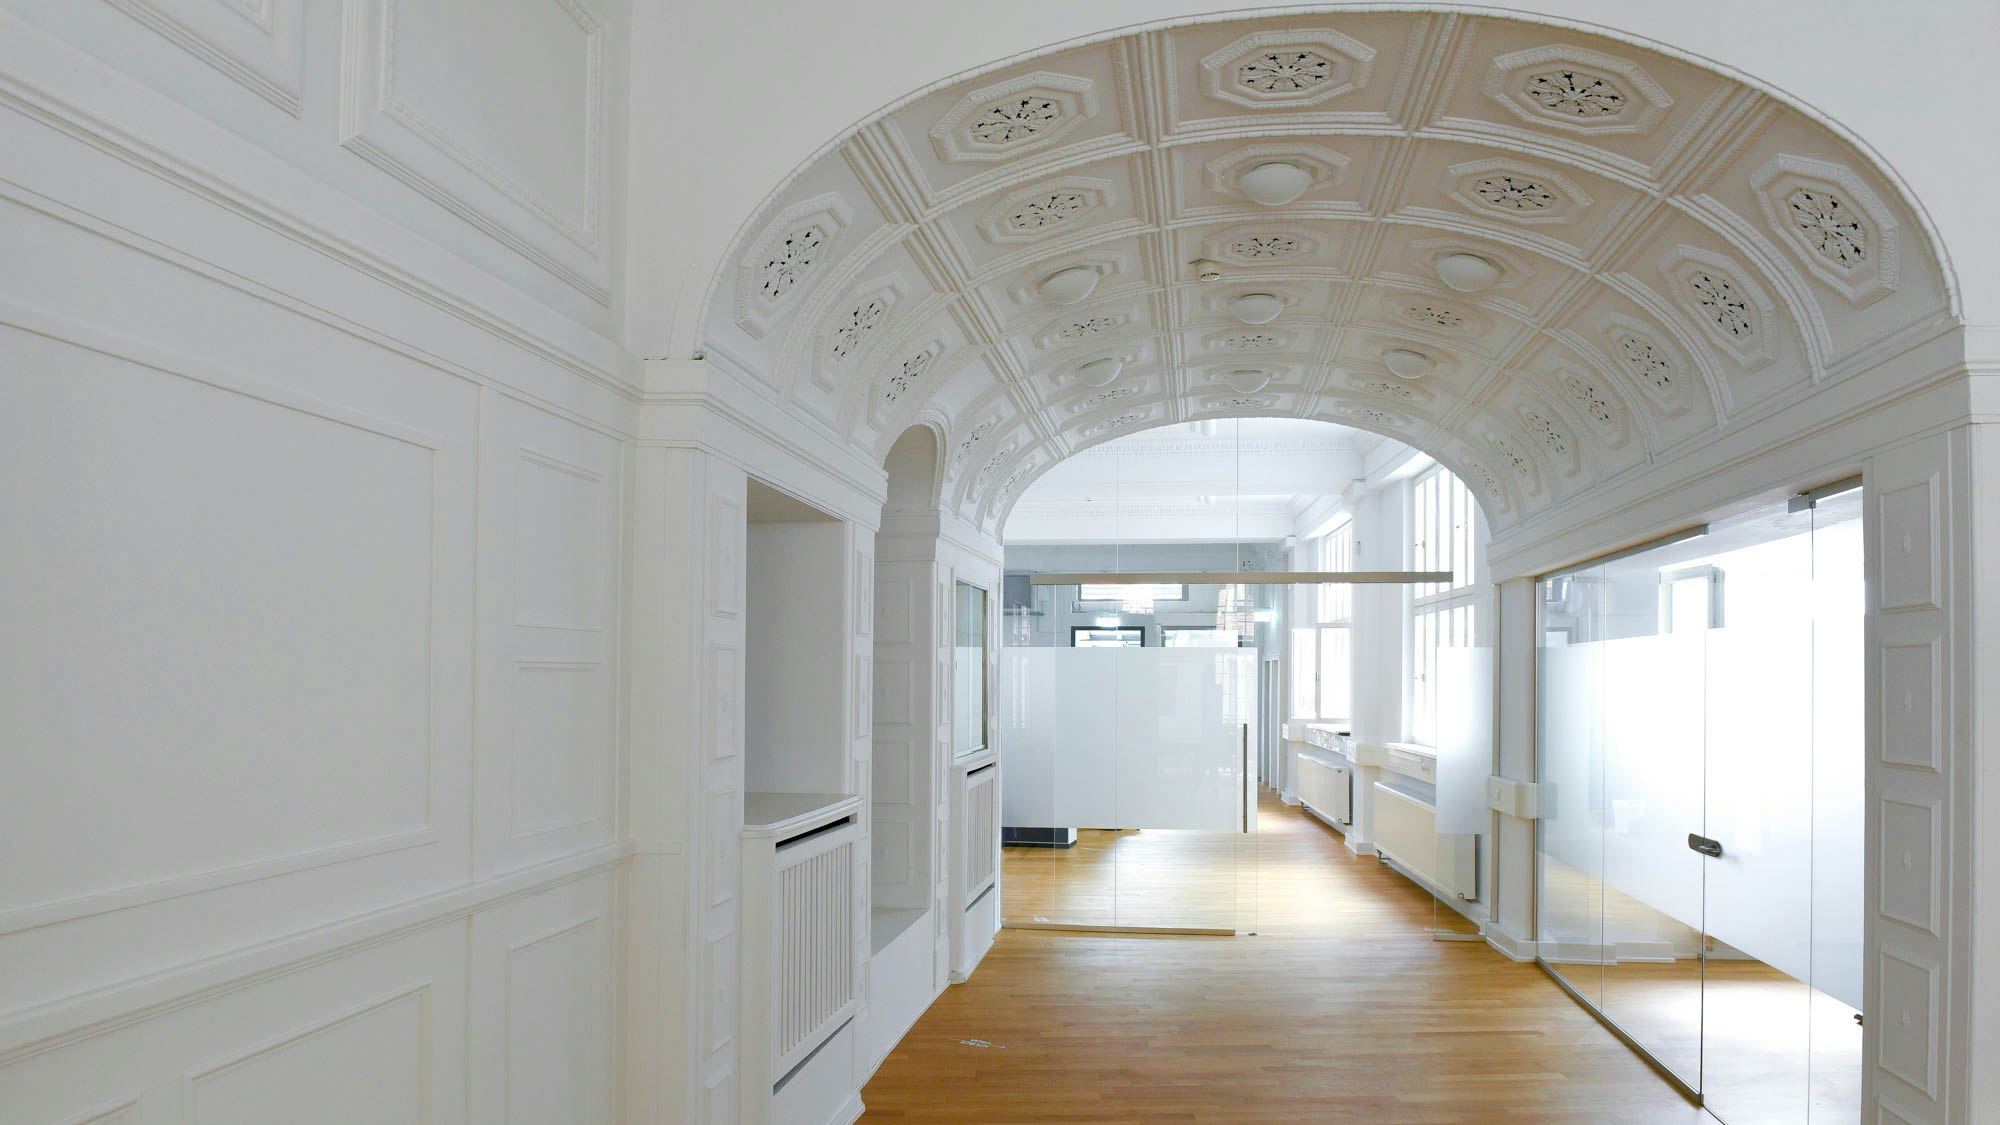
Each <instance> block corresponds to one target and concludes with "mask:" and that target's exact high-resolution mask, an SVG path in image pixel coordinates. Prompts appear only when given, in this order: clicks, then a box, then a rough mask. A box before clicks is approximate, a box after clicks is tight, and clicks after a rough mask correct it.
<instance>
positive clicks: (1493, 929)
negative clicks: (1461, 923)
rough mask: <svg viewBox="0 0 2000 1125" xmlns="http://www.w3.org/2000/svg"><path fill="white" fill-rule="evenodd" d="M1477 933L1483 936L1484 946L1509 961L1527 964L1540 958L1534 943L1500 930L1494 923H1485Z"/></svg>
mask: <svg viewBox="0 0 2000 1125" xmlns="http://www.w3.org/2000/svg"><path fill="white" fill-rule="evenodd" d="M1479 932H1480V933H1481V934H1483V935H1485V937H1486V944H1488V945H1490V946H1492V947H1493V948H1494V949H1496V950H1498V951H1499V952H1500V955H1501V956H1502V957H1505V958H1506V959H1507V960H1509V961H1519V962H1522V963H1527V962H1532V961H1534V960H1535V959H1536V958H1537V957H1538V956H1540V953H1539V949H1538V946H1537V943H1536V942H1534V941H1532V940H1530V939H1528V938H1523V937H1516V936H1514V935H1513V934H1510V933H1508V932H1507V931H1506V930H1503V929H1501V928H1500V927H1499V926H1498V925H1497V924H1495V923H1492V922H1488V923H1486V924H1485V925H1483V926H1481V927H1479Z"/></svg>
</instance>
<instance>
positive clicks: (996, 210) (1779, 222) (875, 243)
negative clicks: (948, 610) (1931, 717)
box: [704, 12, 1948, 538]
mask: <svg viewBox="0 0 2000 1125" xmlns="http://www.w3.org/2000/svg"><path fill="white" fill-rule="evenodd" d="M1269 160H1285V161H1290V162H1292V163H1295V164H1298V165H1300V166H1302V167H1305V168H1307V169H1309V170H1310V171H1312V172H1313V174H1314V177H1315V180H1314V184H1313V186H1312V187H1310V188H1309V189H1308V190H1307V191H1306V192H1305V193H1304V194H1303V195H1302V196H1301V197H1300V198H1299V199H1298V200H1296V201H1295V202H1292V203H1290V204H1287V205H1284V206H1281V207H1262V206H1259V205H1257V204H1255V203H1253V202H1252V201H1251V200H1249V199H1248V198H1247V197H1246V196H1245V195H1244V194H1243V193H1242V191H1241V190H1240V188H1239V187H1238V184H1237V177H1238V176H1240V175H1241V173H1242V172H1243V171H1245V170H1247V169H1248V168H1250V167H1252V166H1254V165H1255V164H1257V163H1259V162H1263V161H1269ZM1921 230H1922V227H1921V223H1920V222H1919V221H1918V219H1917V217H1916V215H1915V214H1914V213H1913V212H1912V210H1911V209H1910V208H1909V207H1908V206H1907V205H1906V204H1905V202H1904V201H1903V200H1902V199H1900V198H1899V197H1898V195H1897V193H1896V192H1895V191H1893V190H1892V189H1891V188H1890V186H1889V185H1888V184H1887V183H1886V181H1884V180H1883V179H1882V178H1881V177H1880V176H1879V175H1878V174H1876V172H1875V170H1874V169H1873V167H1872V165H1871V164H1870V163H1869V161H1868V160H1867V159H1866V158H1865V156H1863V155H1862V154H1859V153H1857V152H1855V151H1853V150H1852V149H1851V148H1850V147H1849V146H1847V145H1846V144H1844V142H1842V141H1841V140H1839V139H1838V138H1837V137H1836V136H1834V135H1833V134H1832V133H1831V132H1830V131H1829V130H1828V129H1826V128H1825V127H1823V126H1821V125H1819V124H1818V123H1816V122H1815V121H1813V120H1812V119H1811V118H1809V117H1808V116H1806V115H1805V114H1804V113H1803V112H1801V111H1798V110H1796V109H1793V108H1790V107H1788V106H1786V105H1783V104H1781V103H1779V102H1777V101H1775V100H1774V99H1772V98H1771V97H1769V96H1767V95H1765V94H1763V93H1761V92H1758V91H1756V90H1753V89H1750V88H1748V87H1746V86H1744V85H1742V84H1740V83H1738V82H1735V81H1733V80H1731V79H1729V78H1726V77H1724V76H1721V75H1718V74H1716V73H1714V72H1711V71H1708V70H1706V69H1704V68H1702V67H1700V66H1697V65H1694V64H1692V63H1689V62H1687V61H1685V60H1683V59H1679V58H1675V57H1670V56H1667V55H1664V54H1659V53H1656V52H1651V51H1647V50H1644V49H1640V48H1637V47H1633V46H1631V45H1628V44H1624V43H1620V42H1617V41H1613V40H1609V39H1604V38H1600V37H1595V36H1590V35H1585V34H1581V33H1576V32H1572V31H1568V30H1557V29H1552V28H1550V27H1548V26H1545V25H1537V24H1530V23H1525V22H1517V21H1510V20H1504V19H1494V18H1487V17H1483V16H1482V17H1478V18H1472V17H1468V16H1463V15H1455V16H1454V15H1442V14H1438V13H1420V12H1372V13H1359V12H1357V13H1353V14H1346V13H1343V14H1341V15H1339V16H1338V17H1332V16H1323V15H1321V16H1273V17H1269V18H1266V19H1262V20H1254V21H1240V22H1230V23H1209V24H1200V25H1194V26H1184V27H1177V28H1172V29H1163V30H1158V31H1152V32H1146V33H1142V34H1137V35H1130V36H1126V37H1122V38H1114V39H1108V40H1104V41H1100V42H1096V43H1092V44H1089V45H1087V46H1079V47H1072V48H1069V49H1065V50H1061V51H1057V52H1053V53H1049V54H1046V55H1043V56H1040V57H1036V58H1033V59H1029V60H1025V61H1021V62H1018V63H1015V64H1011V65H1009V66H1007V67H1005V68H1003V69H997V70H993V71H990V72H988V73H985V74H982V75H979V76H977V77H975V78H971V79H967V80H964V81H962V82H959V83H956V84H952V85H947V86H943V87H940V88H937V89H933V90H931V91H930V92H927V93H924V94H923V95H921V96H919V97H915V98H913V99H911V100H909V101H907V102H906V103H904V104H902V105H901V106H899V107H897V108H895V109H894V110H892V111H890V112H889V113H888V114H886V115H885V116H883V117H881V118H880V119H878V120H875V121H872V122H869V123H867V124H865V125H864V126H862V127H861V128H860V129H859V130H858V131H857V132H856V133H855V134H854V135H852V136H851V137H849V138H848V139H847V140H846V141H844V142H843V143H841V144H839V145H837V146H835V147H834V148H832V149H830V150H829V151H828V152H827V154H826V155H825V156H823V157H822V158H821V159H819V160H817V161H816V162H814V163H813V164H811V165H809V166H807V167H806V168H805V169H803V170H802V171H801V172H800V174H799V175H798V176H797V177H796V178H794V179H793V180H792V181H791V182H790V183H789V185H788V186H787V187H786V188H785V189H784V190H783V191H782V192H781V193H780V194H779V195H778V196H777V197H775V198H774V199H772V200H771V201H769V202H768V203H767V205H766V206H765V208H764V209H763V210H762V211H761V212H760V216H759V218H758V219H757V220H756V221H754V222H753V223H752V224H751V226H750V227H749V228H748V229H747V230H746V232H745V235H744V237H743V239H742V240H741V242H740V243H739V245H738V247H737V250H736V252H735V261H736V262H737V264H736V265H735V266H734V267H732V268H729V269H727V270H725V271H724V275H723V276H722V277H721V278H720V279H719V282H718V286H717V290H716V293H715V296H714V299H713V301H712V303H711V306H710V311H709V314H708V319H707V324H706V329H705V336H704V339H705V342H706V345H707V349H708V354H709V356H710V358H711V359H713V360H715V361H717V362H720V363H723V364H725V365H727V366H730V367H733V368H736V369H738V370H740V371H741V372H742V373H744V374H747V375H749V376H751V377H753V378H756V379H759V380H762V381H763V382H764V383H766V384H767V385H768V386H769V387H770V389H771V391H772V393H774V394H776V395H779V396H782V397H783V398H784V399H785V400H786V401H787V402H788V403H790V404H791V405H792V406H793V407H794V408H796V409H797V410H799V411H800V412H801V413H803V414H804V415H806V416H808V417H810V418H813V419H816V420H817V421H818V422H819V423H820V424H821V425H823V426H825V427H826V428H828V429H829V430H831V431H833V432H834V433H836V434H838V435H840V436H842V437H844V438H846V439H848V440H852V441H856V442H859V443H861V444H863V445H866V446H868V447H869V448H871V449H873V450H874V451H875V452H876V453H877V454H878V455H879V454H881V453H882V452H884V451H886V449H887V447H888V446H889V444H890V443H891V442H893V441H894V439H895V438H896V436H897V435H898V434H900V433H901V432H902V431H903V430H904V429H905V428H906V427H907V426H908V425H910V424H912V423H915V422H924V423H927V424H930V425H932V426H934V427H936V428H937V429H938V430H939V431H940V432H941V433H942V435H943V444H944V455H943V456H944V467H945V475H946V479H945V481H944V484H943V491H944V496H943V500H944V502H945V503H946V504H947V506H949V507H951V508H953V509H955V510H957V511H959V512H960V513H962V514H964V515H965V516H966V517H968V518H971V519H975V520H978V521H979V522H981V523H982V524H983V525H984V526H986V527H988V528H992V529H997V528H998V527H999V526H1000V524H1001V522H1002V521H1003V520H1004V519H1005V516H1006V513H1007V512H1008V510H1009V509H1010V508H1012V507H1013V506H1014V505H1015V504H1016V503H1017V502H1019V501H1020V500H1021V497H1022V496H1023V490H1024V489H1025V488H1026V487H1027V486H1028V484H1029V483H1030V482H1031V481H1032V480H1033V479H1034V478H1035V477H1036V476H1038V475H1039V474H1041V473H1043V472H1045V471H1047V470H1048V468H1049V467H1050V466H1052V465H1055V464H1057V463H1058V462H1060V461H1061V460H1062V459H1063V458H1065V457H1068V456H1070V455H1071V454H1073V453H1075V452H1078V451H1080V450H1083V449H1087V448H1090V447H1091V446H1093V445H1095V444H1098V443H1101V442H1104V441H1107V440H1110V439H1112V438H1116V437H1118V436H1120V435H1122V434H1126V433H1130V432H1133V431H1136V430H1141V429H1146V428H1149V427H1154V426H1158V425H1161V424H1166V423H1174V422H1180V421H1184V420H1187V419H1189V418H1199V417H1217V416H1231V415H1280V416H1292V417H1298V418H1321V419H1327V420H1334V421H1340V422H1344V423H1347V424H1350V425H1353V426H1357V427H1362V428H1365V429H1368V430H1372V431H1375V432H1378V433H1382V434H1386V435H1390V436H1393V437H1395V438H1396V439H1397V440H1400V441H1404V442H1406V443H1408V444H1410V445H1413V446H1416V447H1418V448H1421V449H1424V450H1426V451H1427V452H1430V453H1432V454H1433V455H1435V456H1436V457H1438V459H1439V460H1441V461H1443V462H1444V463H1446V464H1447V465H1450V466H1451V467H1452V468H1453V469H1454V470H1455V471H1457V472H1459V474H1460V475H1461V476H1464V477H1465V478H1466V479H1467V480H1468V481H1469V482H1470V483H1471V484H1472V485H1473V487H1474V488H1475V489H1476V490H1477V491H1478V492H1479V493H1480V494H1481V495H1482V498H1483V499H1484V500H1485V501H1486V503H1487V504H1488V507H1489V514H1490V515H1491V516H1492V517H1493V521H1494V523H1495V525H1496V526H1500V527H1504V526H1505V525H1507V524H1508V523H1510V522H1512V521H1514V520H1516V519H1519V518H1521V517H1522V516H1524V515H1526V514H1530V513H1533V512H1535V511H1539V510H1544V509H1547V508H1550V507H1552V506H1555V505H1559V504H1564V503H1567V502H1569V501H1572V500H1574V499H1576V498H1578V497H1581V496H1583V495H1585V494H1587V493H1589V492H1591V491H1592V490H1594V489H1600V488H1604V487H1606V486H1608V485H1610V484H1612V483H1614V482H1619V481H1622V480H1624V479H1626V478H1628V477H1630V476H1631V475H1633V474H1636V473H1640V472H1644V471H1645V470H1646V469H1647V468H1648V467H1649V466H1650V465H1653V464H1655V463H1657V462H1659V461H1661V460H1662V459H1666V458H1672V457H1679V456H1682V455H1685V454H1687V453H1688V452H1689V451H1690V450H1694V449H1699V448H1701V447H1703V446H1705V445H1707V444H1709V443H1711V442H1713V441H1715V440H1716V439H1717V438H1718V437H1719V436H1720V435H1722V434H1724V433H1725V432H1727V431H1729V430H1731V429H1732V428H1736V427H1740V426H1743V425H1745V424H1747V423H1748V422H1750V421H1752V420H1755V419H1757V418H1760V417H1763V416H1766V415H1769V414H1772V413H1774V412H1777V411H1781V410H1784V409H1786V408H1788V407H1790V406H1792V405H1794V404H1796V403H1798V402H1799V401H1800V400H1802V399H1803V398H1805V397H1806V396H1807V395H1809V394H1810V393H1812V392H1813V391H1814V390H1815V389H1816V388H1817V387H1818V386H1819V385H1821V384H1822V383H1824V382H1827V381H1829V380H1834V379H1838V378H1841V377H1842V376H1844V375H1846V374H1851V373H1852V372H1854V371H1856V370H1858V369H1861V368H1863V367H1866V366H1867V365H1868V364H1869V363H1870V362H1871V361H1872V360H1873V359H1875V358H1877V357H1879V356H1881V355H1883V354H1885V353H1886V352H1887V351H1889V350H1891V349H1893V348H1894V347H1895V346H1896V345H1897V343H1898V342H1899V341H1906V340H1908V339H1909V338H1910V337H1911V336H1913V335H1914V334H1917V333H1920V332H1925V331H1929V330H1931V328H1933V327H1934V326H1935V325H1936V324H1937V323H1938V322H1939V320H1940V318H1941V317H1942V316H1943V315H1944V311H1945V310H1946V308H1947V307H1948V306H1947V293H1946V290H1945V286H1944V282H1943V280H1942V277H1941V274H1940V271H1939V269H1938V265H1937V263H1936V262H1935V261H1934V260H1933V259H1932V257H1931V253H1930V248H1929V243H1928V240H1927V239H1926V238H1924V237H1922V236H1921ZM1454 251H1468V252H1473V253H1477V254H1480V255H1483V256H1485V257H1487V258H1489V259H1490V260H1492V261H1494V262H1496V263H1498V264H1499V265H1500V266H1501V268H1502V271H1503V277H1502V279H1501V281H1500V283H1499V284H1498V285H1496V286H1495V287H1493V288H1492V289H1490V290H1488V291H1486V292H1483V293H1479V294H1476V295H1466V294H1459V293H1455V292H1453V291H1451V290H1449V289H1447V288H1445V287H1443V286H1442V285H1440V284H1439V282H1438V280H1437V278H1436V274H1435V272H1434V269H1433V266H1432V262H1433V261H1434V260H1435V259H1436V258H1437V257H1438V256H1439V255H1441V254H1444V253H1447V252H1454ZM1200 258H1206V259H1213V260H1214V261H1216V262H1219V263H1221V264H1222V267H1223V272H1224V276H1223V277H1222V278H1221V279H1220V280H1216V281H1213V282H1206V283H1205V282H1202V281H1200V280H1198V279H1197V278H1196V277H1195V271H1194V270H1192V269H1191V268H1190V266H1189V263H1190V262H1192V261H1193V260H1195V259H1200ZM1072 266H1084V267H1088V268H1090V269H1093V270H1096V271H1097V272H1098V273H1099V274H1100V275H1101V281H1100V283H1099V285H1098V287H1097V290H1096V292H1095V293H1094V294H1093V295H1092V296H1091V298H1090V299H1089V300H1087V301H1086V302H1084V303H1083V304H1080V305H1077V306H1073V307H1061V306H1057V305H1054V304H1051V303H1050V302H1048V301H1047V300H1045V299H1044V298H1042V297H1041V296H1040V295H1039V294H1038V293H1037V292H1036V290H1035V285H1036V283H1037V282H1038V281H1040V280H1041V279H1042V278H1044V277H1046V276H1047V275H1049V274H1050V273H1052V272H1054V271H1056V270H1058V269H1063V268H1067V267H1072ZM1246 292H1268V293H1274V294H1276V295H1278V296H1279V297H1280V298H1281V299H1282V300H1283V301H1284V302H1285V309H1284V312H1283V313H1282V314H1281V315H1280V316H1279V317H1278V318H1277V319H1276V320H1275V321H1274V322H1272V323H1270V324H1268V325H1264V326H1260V327H1246V326H1244V325H1242V324H1240V323H1238V322H1237V321H1236V320H1234V319H1233V318H1232V317H1231V316H1230V315H1229V313H1228V311H1227V308H1226V305H1227V302H1228V300H1229V299H1230V298H1233V297H1235V296H1237V295H1240V294H1243V293H1246ZM1398 347H1401V348H1409V349H1413V350H1418V351H1421V352H1423V353H1425V354H1426V355H1428V356H1430V357H1431V358H1432V359H1433V360H1434V361H1435V363H1436V367H1435V369H1434V370H1433V371H1432V372H1431V373H1429V374H1427V375H1425V376H1423V377H1422V378H1420V379H1416V380H1403V379H1398V378H1395V377H1393V376H1391V375H1389V374H1388V373H1387V371H1386V370H1385V368H1384V366H1383V361H1382V354H1383V353H1384V352H1385V351H1387V350H1389V349H1391V348H1398ZM1099 358H1118V359H1121V360H1122V361H1123V362H1124V364H1125V370H1124V372H1123V374H1122V376H1121V377H1120V378H1119V379H1118V380H1117V381H1116V382H1115V383H1113V384H1111V385H1110V386H1108V387H1104V388H1101V389H1099V388H1090V387H1085V386H1082V385H1081V384H1080V383H1079V382H1078V381H1077V379H1076V369H1077V367H1078V366H1079V365H1081V364H1082V363H1084V362H1087V361H1089V360H1092V359H1099ZM1243 366H1255V367H1258V368H1261V369H1263V370H1265V371H1267V372H1269V373H1270V374H1271V375H1272V376H1273V382H1272V384H1271V385H1270V386H1269V387H1268V388H1266V389H1265V390H1264V391H1262V392H1259V393H1257V394H1253V395H1245V394H1239V393H1236V392H1233V391H1231V390H1229V389H1227V388H1226V387H1225V386H1224V385H1223V384H1222V383H1220V382H1219V379H1220V377H1221V376H1222V375H1224V374H1226V373H1228V372H1229V371H1231V370H1233V369H1236V368H1240V367H1243ZM1011 537H1012V532H1011V530H1010V538H1011Z"/></svg>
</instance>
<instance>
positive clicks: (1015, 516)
mask: <svg viewBox="0 0 2000 1125" xmlns="http://www.w3.org/2000/svg"><path fill="white" fill-rule="evenodd" d="M1386 440H1387V439H1385V438H1382V437H1380V436H1379V435H1376V434H1372V433H1368V432H1365V431H1362V430H1356V429H1354V428H1352V427H1349V426H1341V425H1335V424H1333V423H1330V422H1316V421H1309V420H1306V419H1299V418H1217V419H1207V420H1203V421H1199V422H1188V423H1178V424H1175V425H1171V426H1163V427H1160V428H1157V429H1152V430H1147V431H1146V432H1144V433H1138V434H1128V435H1126V436H1124V437H1120V438H1114V439H1112V440H1111V441H1107V442H1105V443H1103V444H1102V445H1097V446H1093V447H1092V448H1090V449H1089V450H1087V451H1085V452H1083V453H1080V454H1078V455H1076V456H1074V457H1071V458H1069V459H1068V460H1065V461H1062V462H1060V463H1058V464H1057V465H1055V467H1053V468H1051V469H1050V470H1049V471H1048V472H1047V473H1045V474H1043V475H1042V476H1041V477H1039V478H1038V479H1037V480H1036V481H1035V482H1034V483H1033V484H1031V485H1028V486H1027V487H1026V488H1025V489H1023V490H1022V492H1021V495H1020V497H1019V498H1018V499H1017V500H1016V502H1015V504H1014V507H1013V512H1012V514H1011V515H1010V516H1009V517H1008V519H1007V527H1006V532H1007V541H1008V542H1009V543H1014V544H1019V543H1095V542H1114V541H1115V542H1206V541H1211V540H1219V541H1231V540H1238V539H1242V540H1273V539H1282V538H1284V537H1285V536H1286V535H1288V534H1291V533H1292V531H1293V526H1294V524H1295V523H1296V521H1297V519H1298V517H1299V516H1300V514H1301V513H1303V512H1304V511H1306V510H1307V509H1308V508H1310V507H1312V506H1313V505H1314V504H1315V503H1317V502H1318V501H1320V500H1321V499H1323V498H1325V497H1329V496H1339V495H1340V494H1342V493H1343V492H1345V491H1346V490H1347V488H1348V486H1349V485H1350V484H1351V483H1352V482H1353V481H1354V480H1355V479H1356V478H1358V477H1360V476H1361V475H1362V456H1363V454H1365V453H1367V452H1369V451H1370V450H1372V449H1374V447H1376V446H1378V445H1381V444H1382V443H1383V442H1384V441H1386ZM1391 444H1393V443H1391ZM1399 448H1400V447H1399Z"/></svg>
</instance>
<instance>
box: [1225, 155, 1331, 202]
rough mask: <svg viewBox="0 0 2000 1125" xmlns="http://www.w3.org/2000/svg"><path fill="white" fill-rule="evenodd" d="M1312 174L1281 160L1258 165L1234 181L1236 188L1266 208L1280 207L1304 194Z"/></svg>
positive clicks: (1310, 183) (1310, 184)
mask: <svg viewBox="0 0 2000 1125" xmlns="http://www.w3.org/2000/svg"><path fill="white" fill-rule="evenodd" d="M1312 182H1313V178H1312V173H1311V172H1308V171H1306V170H1305V169H1304V168H1301V167H1299V166H1298V165H1296V164H1292V163H1290V162H1288V161H1284V160H1271V161H1267V162H1265V163H1263V164H1259V165H1257V166H1256V167H1254V168H1252V169H1250V170H1249V171H1247V172H1245V173H1243V174H1242V175H1241V176H1238V177H1237V178H1236V186H1238V187H1240V188H1242V189H1243V194H1244V195H1247V196H1249V197H1250V198H1251V199H1253V200H1255V201H1256V202H1258V203H1262V204H1263V205H1264V206H1266V207H1282V206H1283V205H1285V204H1287V203H1290V202H1291V201H1292V200H1294V199H1297V198H1298V197H1299V196H1301V195H1304V194H1305V193H1306V189H1307V188H1309V187H1311V186H1312Z"/></svg>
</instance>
